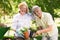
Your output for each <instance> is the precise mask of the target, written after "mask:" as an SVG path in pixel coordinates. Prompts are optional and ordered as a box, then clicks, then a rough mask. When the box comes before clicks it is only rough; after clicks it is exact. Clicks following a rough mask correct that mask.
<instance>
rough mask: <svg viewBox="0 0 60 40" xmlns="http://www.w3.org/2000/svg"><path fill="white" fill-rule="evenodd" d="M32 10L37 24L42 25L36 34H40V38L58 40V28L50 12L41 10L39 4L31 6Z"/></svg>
mask: <svg viewBox="0 0 60 40" xmlns="http://www.w3.org/2000/svg"><path fill="white" fill-rule="evenodd" d="M32 11H33V15H34V17H35V20H36V24H37V26H39V27H42V29H41V30H38V31H37V32H36V34H38V35H39V34H42V40H58V29H57V26H56V25H55V23H54V21H53V19H52V16H51V14H49V13H45V12H42V10H41V8H40V7H39V6H33V8H32Z"/></svg>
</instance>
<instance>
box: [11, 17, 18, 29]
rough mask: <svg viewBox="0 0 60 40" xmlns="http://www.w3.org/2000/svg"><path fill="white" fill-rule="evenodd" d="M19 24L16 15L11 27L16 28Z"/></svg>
mask: <svg viewBox="0 0 60 40" xmlns="http://www.w3.org/2000/svg"><path fill="white" fill-rule="evenodd" d="M17 26H18V20H17V18H16V17H13V20H12V27H11V28H12V29H14V30H16V28H17Z"/></svg>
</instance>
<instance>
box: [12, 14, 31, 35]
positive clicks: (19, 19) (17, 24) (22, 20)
mask: <svg viewBox="0 0 60 40" xmlns="http://www.w3.org/2000/svg"><path fill="white" fill-rule="evenodd" d="M31 19H32V17H31V16H30V15H29V14H25V15H23V16H22V15H21V14H20V13H18V14H16V15H15V16H14V17H13V24H12V28H13V29H15V30H20V29H21V28H23V27H27V28H29V27H30V22H31ZM16 34H17V33H16Z"/></svg>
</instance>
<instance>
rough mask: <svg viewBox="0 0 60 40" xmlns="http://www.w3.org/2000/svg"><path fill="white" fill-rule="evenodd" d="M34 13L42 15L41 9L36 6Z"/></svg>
mask: <svg viewBox="0 0 60 40" xmlns="http://www.w3.org/2000/svg"><path fill="white" fill-rule="evenodd" d="M34 13H35V14H36V15H37V16H38V17H41V16H42V11H41V9H40V8H36V9H35V10H34Z"/></svg>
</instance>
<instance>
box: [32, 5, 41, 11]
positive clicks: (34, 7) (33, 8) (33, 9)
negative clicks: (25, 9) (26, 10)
mask: <svg viewBox="0 0 60 40" xmlns="http://www.w3.org/2000/svg"><path fill="white" fill-rule="evenodd" d="M36 8H40V9H41V7H39V6H37V5H35V6H33V7H32V12H34V11H35V9H36Z"/></svg>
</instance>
